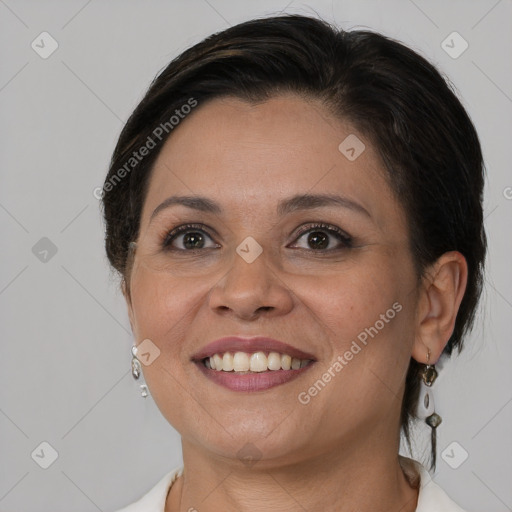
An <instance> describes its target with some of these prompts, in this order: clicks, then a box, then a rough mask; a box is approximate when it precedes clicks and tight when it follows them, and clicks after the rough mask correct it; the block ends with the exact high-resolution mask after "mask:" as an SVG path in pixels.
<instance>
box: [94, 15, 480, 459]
mask: <svg viewBox="0 0 512 512" xmlns="http://www.w3.org/2000/svg"><path fill="white" fill-rule="evenodd" d="M454 90H455V89H454V87H453V86H452V85H451V83H450V82H449V80H448V79H447V78H443V76H442V75H441V74H440V73H439V71H438V70H437V69H436V68H435V67H434V66H433V65H432V64H430V63H429V62H428V61H427V60H426V59H425V58H423V57H422V56H420V55H419V54H418V53H416V52H414V51H413V50H411V49H410V48H408V47H406V46H404V45H403V44H402V43H400V42H398V41H396V40H393V39H391V38H389V37H385V36H384V35H381V34H379V33H375V32H371V31H365V30H353V31H344V30H340V29H338V28H336V27H333V26H331V25H330V24H328V23H327V22H325V21H322V20H319V19H316V18H311V17H306V16H298V15H282V16H275V17H269V18H263V19H255V20H251V21H247V22H244V23H241V24H239V25H236V26H234V27H231V28H229V29H227V30H224V31H222V32H219V33H216V34H214V35H211V36H210V37H208V38H206V39H205V40H203V41H201V42H200V43H198V44H196V45H195V46H193V47H191V48H189V49H187V50H186V51H184V52H183V53H182V54H181V55H179V56H178V57H177V58H175V59H174V60H173V61H172V62H171V63H170V64H169V65H168V66H167V67H166V68H165V69H164V70H163V71H162V72H161V73H160V74H159V75H158V76H157V77H156V78H155V79H154V81H153V82H152V83H151V85H150V87H149V89H148V91H147V92H146V94H145V96H144V98H143V99H142V101H141V102H140V103H139V105H138V106H137V107H136V108H135V110H134V112H133V113H132V115H131V116H130V118H129V120H128V121H127V123H126V125H125V126H124V128H123V130H122V132H121V134H120V137H119V140H118V142H117V145H116V147H115V150H114V153H113V156H112V161H111V164H110V169H109V172H108V175H107V177H106V179H105V184H104V187H103V195H102V204H103V213H104V219H105V223H106V239H105V245H106V252H107V255H108V258H109V261H110V263H111V265H112V267H113V268H114V269H116V270H117V271H118V272H119V274H120V275H121V276H122V277H123V279H124V280H125V283H126V278H127V276H128V274H129V270H130V268H129V259H128V254H129V244H130V242H132V241H135V240H136V239H137V236H138V232H139V226H140V218H141V212H142V207H143V204H144V200H145V196H146V192H147V188H148V183H149V178H150V175H151V170H152V167H153V164H154V162H155V159H156V158H157V156H158V153H159V151H160V149H161V147H162V146H163V143H164V142H165V141H166V139H167V138H168V137H169V136H170V135H171V134H172V128H171V126H170V125H171V124H172V123H170V122H169V120H170V119H171V117H172V116H173V115H176V111H177V110H180V109H181V108H182V106H183V105H185V104H187V102H190V99H191V98H192V99H194V101H196V102H198V104H199V105H202V104H204V103H205V102H206V101H208V100H209V99H213V98H218V97H222V96H224V97H225V96H230V97H235V98H240V99H243V100H245V101H247V102H260V101H264V100H266V99H268V98H270V97H272V96H275V95H277V94H280V93H288V92H292V93H295V94H298V95H301V96H303V97H305V98H315V99H319V100H320V101H322V102H323V104H324V105H325V106H326V108H327V109H329V110H330V111H331V112H332V113H334V114H335V115H336V116H338V117H339V118H340V119H343V120H345V121H348V122H349V123H351V125H352V126H353V127H354V128H355V129H356V130H358V131H359V132H360V133H361V134H362V135H363V136H364V137H366V138H367V139H368V140H369V141H370V142H371V143H372V144H373V145H374V147H375V148H376V150H377V151H378V153H379V154H380V156H381V158H382V160H383V162H384V164H385V167H386V178H387V180H388V182H389V184H390V186H391V188H392V190H393V191H394V193H395V194H396V197H397V198H398V200H399V201H400V203H401V204H402V205H403V207H404V209H405V211H406V214H407V222H408V229H409V236H410V244H411V250H412V254H413V258H414V262H415V265H416V269H417V273H418V276H419V277H421V275H422V273H423V271H424V270H425V268H426V267H427V266H428V265H429V264H431V263H433V262H434V261H435V260H436V259H437V258H438V257H440V256H441V255H442V254H443V253H445V252H447V251H452V250H456V251H459V252H461V253H462V254H463V255H464V257H465V258H466V261H467V264H468V281H467V287H466V291H465V294H464V297H463V299H462V303H461V305H460V308H459V312H458V315H457V318H456V322H455V328H454V331H453V334H452V336H451V337H450V340H449V341H448V343H447V345H446V348H445V353H447V354H448V355H451V353H452V351H453V349H455V348H456V349H457V350H458V351H459V352H460V350H461V348H462V345H463V339H464V336H465V334H467V332H469V330H470V329H471V327H472V325H473V322H474V317H475V311H476V307H477V304H478V300H479V297H480V294H481V289H482V281H483V269H484V260H485V253H486V245H487V242H486V235H485V231H484V227H483V211H482V200H483V185H484V165H483V160H482V152H481V148H480V143H479V139H478V136H477V133H476V131H475V128H474V126H473V124H472V122H471V120H470V118H469V116H468V114H467V112H466V111H465V109H464V107H463V106H462V104H461V102H460V101H459V100H458V99H457V96H456V94H455V92H454ZM180 111H181V110H180ZM165 123H167V125H165ZM157 126H167V128H168V129H167V130H165V131H166V133H165V134H163V132H162V133H161V135H163V136H161V138H160V139H159V140H158V144H157V146H158V147H156V148H154V149H152V150H151V152H150V153H149V154H148V155H147V156H145V157H144V159H143V160H141V161H140V162H136V163H135V162H134V163H135V164H136V165H134V166H133V168H130V169H128V170H127V168H126V162H128V161H129V159H130V158H131V157H132V155H133V152H134V151H137V150H138V149H139V148H141V147H142V146H143V145H144V144H145V143H146V141H147V140H148V137H152V135H153V139H154V138H155V137H154V131H155V127H157ZM123 168H124V169H125V171H126V172H123V173H121V174H123V177H122V179H116V177H117V178H119V175H120V170H121V169H123ZM128 285H129V283H128ZM422 368H423V365H421V364H420V363H417V362H416V361H415V360H414V359H412V358H411V361H410V365H409V369H408V373H407V378H406V389H405V393H404V397H403V402H402V414H401V428H402V430H403V433H404V435H405V438H406V440H407V442H408V445H409V449H411V443H410V425H411V422H412V421H413V420H414V418H415V413H414V411H415V406H416V403H417V400H418V392H419V373H420V371H421V370H422ZM435 455H436V450H435V447H434V446H433V447H432V464H431V466H432V467H435Z"/></svg>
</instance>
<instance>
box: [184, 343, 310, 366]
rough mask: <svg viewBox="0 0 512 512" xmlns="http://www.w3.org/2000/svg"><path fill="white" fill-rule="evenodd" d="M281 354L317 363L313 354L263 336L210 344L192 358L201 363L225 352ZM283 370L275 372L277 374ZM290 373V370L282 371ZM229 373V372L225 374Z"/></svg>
mask: <svg viewBox="0 0 512 512" xmlns="http://www.w3.org/2000/svg"><path fill="white" fill-rule="evenodd" d="M260 351H261V352H266V353H267V354H268V353H269V352H279V353H280V354H287V355H289V356H291V357H296V358H297V359H312V360H313V361H316V358H315V356H314V355H313V354H309V353H308V352H304V351H302V350H299V349H297V348H295V347H292V346H291V345H288V344H287V343H283V342H282V341H277V340H274V339H272V338H265V337H263V336H256V337H254V338H241V337H239V336H228V337H226V338H220V339H218V340H215V341H212V342H211V343H208V345H206V346H205V347H203V348H202V349H201V350H200V351H199V352H197V353H196V354H194V355H193V356H192V360H193V361H201V360H203V359H205V358H207V357H212V356H213V355H214V354H223V353H224V352H232V353H235V352H246V353H247V354H253V353H254V352H260ZM280 371H281V370H275V372H276V373H278V372H280ZM282 371H288V370H282ZM225 373H227V372H225Z"/></svg>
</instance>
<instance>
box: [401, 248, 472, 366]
mask: <svg viewBox="0 0 512 512" xmlns="http://www.w3.org/2000/svg"><path fill="white" fill-rule="evenodd" d="M467 278H468V265H467V262H466V259H465V258H464V256H463V255H462V254H461V253H460V252H458V251H451V252H446V253H444V254H443V255H442V256H441V257H440V258H438V259H437V260H436V261H435V263H433V264H432V265H431V266H430V267H429V268H428V269H427V271H426V272H425V276H424V277H423V279H422V286H421V290H420V292H419V298H418V306H417V311H416V337H415V340H414V344H413V350H412V354H411V355H412V357H413V358H414V359H416V361H418V362H419V363H426V362H427V353H428V350H429V349H430V359H429V363H430V364H435V363H436V362H437V360H438V359H439V358H440V357H441V354H442V352H443V350H444V347H445V346H446V344H447V343H448V340H449V339H450V336H451V335H452V333H453V329H454V327H455V319H456V318H457V313H458V311H459V306H460V303H461V302H462V298H463V297H464V292H465V291H466V284H467Z"/></svg>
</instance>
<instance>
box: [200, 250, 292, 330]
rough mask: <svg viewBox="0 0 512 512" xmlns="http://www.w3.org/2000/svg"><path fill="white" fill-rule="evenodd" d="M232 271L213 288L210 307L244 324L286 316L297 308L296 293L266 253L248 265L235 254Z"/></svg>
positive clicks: (231, 265)
mask: <svg viewBox="0 0 512 512" xmlns="http://www.w3.org/2000/svg"><path fill="white" fill-rule="evenodd" d="M229 265H230V266H229V268H228V270H227V272H226V273H225V274H224V276H223V277H222V278H221V279H220V280H219V281H218V282H217V283H216V284H215V286H214V287H213V289H212V291H211V293H210V297H209V305H210V307H211V308H212V309H213V310H214V311H215V312H216V313H219V314H231V315H233V316H236V317H238V318H240V319H243V320H256V319H257V318H259V317H260V316H261V315H262V314H265V315H266V316H269V315H270V316H278V315H284V314H286V313H288V312H289V311H291V309H292V308H293V293H292V291H291V289H290V288H289V287H288V286H287V285H286V284H285V283H284V281H283V279H282V278H281V277H280V276H279V271H278V270H276V269H275V268H272V267H271V265H270V262H269V261H268V259H267V257H266V254H265V251H263V252H262V253H261V254H260V255H259V256H258V257H257V258H256V259H255V260H254V261H252V262H251V263H248V262H247V261H245V260H244V259H243V258H242V257H240V256H239V255H238V253H236V252H235V253H234V255H233V258H232V261H231V262H230V264H229Z"/></svg>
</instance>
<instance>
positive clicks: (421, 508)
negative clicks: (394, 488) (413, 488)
mask: <svg viewBox="0 0 512 512" xmlns="http://www.w3.org/2000/svg"><path fill="white" fill-rule="evenodd" d="M399 459H400V464H401V466H402V469H403V470H404V473H405V474H406V475H407V477H408V478H409V479H410V480H412V481H415V482H416V484H417V485H419V494H418V504H417V506H416V512H466V511H465V510H464V509H462V508H461V507H459V505H457V503H455V502H454V501H453V500H452V499H451V498H450V497H449V496H448V494H446V492H445V491H444V490H443V489H442V488H441V487H440V486H439V485H438V484H436V483H435V482H434V480H432V477H431V476H430V473H429V472H428V471H427V469H426V468H425V467H424V466H423V465H422V464H420V463H419V462H418V461H416V460H414V459H409V458H407V457H403V456H401V455H400V456H399Z"/></svg>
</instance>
